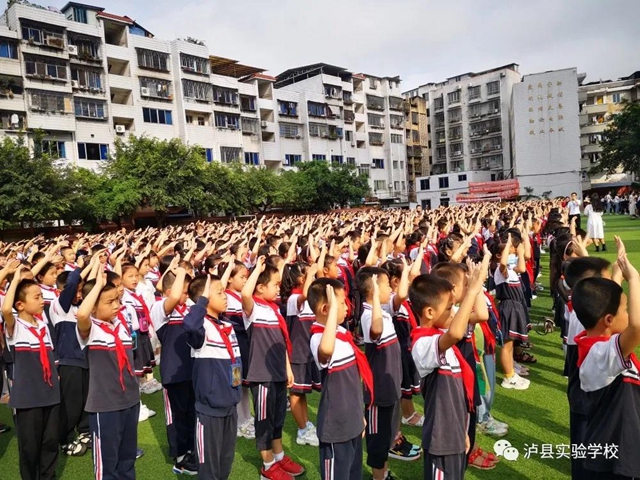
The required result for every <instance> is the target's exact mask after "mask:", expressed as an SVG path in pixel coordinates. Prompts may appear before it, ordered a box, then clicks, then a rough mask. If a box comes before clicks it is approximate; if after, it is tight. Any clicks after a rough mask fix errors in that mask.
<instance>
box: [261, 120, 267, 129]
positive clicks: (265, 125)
mask: <svg viewBox="0 0 640 480" xmlns="http://www.w3.org/2000/svg"><path fill="white" fill-rule="evenodd" d="M260 126H262V128H267V122H265V121H264V120H263V121H262V122H260Z"/></svg>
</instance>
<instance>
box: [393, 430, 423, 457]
mask: <svg viewBox="0 0 640 480" xmlns="http://www.w3.org/2000/svg"><path fill="white" fill-rule="evenodd" d="M420 451H421V450H420V447H419V446H418V445H413V444H412V443H411V442H409V440H407V439H406V438H405V436H404V435H403V436H401V437H400V438H399V439H398V441H397V442H396V444H395V445H394V446H393V448H391V450H389V457H391V458H395V459H396V460H402V461H403V462H414V461H416V460H419V459H420Z"/></svg>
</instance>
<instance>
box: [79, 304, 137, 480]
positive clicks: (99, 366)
mask: <svg viewBox="0 0 640 480" xmlns="http://www.w3.org/2000/svg"><path fill="white" fill-rule="evenodd" d="M121 317H122V315H119V316H118V317H116V318H115V319H114V320H113V323H108V322H102V321H100V320H97V319H95V318H92V319H91V324H90V325H91V329H90V331H89V335H88V336H87V337H86V338H82V337H81V336H80V333H79V332H77V330H76V332H77V336H78V342H79V343H80V346H81V347H82V348H84V351H85V354H86V357H87V362H88V363H89V395H88V398H87V404H86V407H85V409H86V411H87V412H88V413H89V427H90V429H91V436H92V442H93V468H94V475H95V478H96V480H103V479H104V480H131V479H134V478H135V476H136V473H135V461H136V450H137V443H138V416H139V413H140V390H139V386H138V379H137V378H136V376H135V375H134V371H133V350H132V348H133V342H132V339H131V334H130V331H129V329H128V327H127V325H126V324H125V323H123V320H121Z"/></svg>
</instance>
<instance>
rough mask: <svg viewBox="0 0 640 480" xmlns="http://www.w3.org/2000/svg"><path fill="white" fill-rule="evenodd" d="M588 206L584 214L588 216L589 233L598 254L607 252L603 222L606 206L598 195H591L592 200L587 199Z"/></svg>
mask: <svg viewBox="0 0 640 480" xmlns="http://www.w3.org/2000/svg"><path fill="white" fill-rule="evenodd" d="M584 201H585V203H586V204H587V206H586V207H585V208H584V214H585V215H586V216H587V232H588V234H589V237H591V239H592V240H593V243H594V244H595V246H596V252H599V251H600V247H601V246H602V251H603V252H606V251H607V244H606V243H605V241H604V222H603V221H602V213H603V212H604V206H603V205H602V201H601V200H600V197H599V196H598V194H597V193H594V194H593V195H591V198H590V199H589V198H585V200H584Z"/></svg>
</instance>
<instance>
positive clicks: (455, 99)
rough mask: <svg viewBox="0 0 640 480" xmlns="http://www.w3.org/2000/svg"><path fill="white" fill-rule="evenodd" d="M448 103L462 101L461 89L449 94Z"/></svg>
mask: <svg viewBox="0 0 640 480" xmlns="http://www.w3.org/2000/svg"><path fill="white" fill-rule="evenodd" d="M447 102H448V103H460V90H456V91H455V92H451V93H448V94H447Z"/></svg>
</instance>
